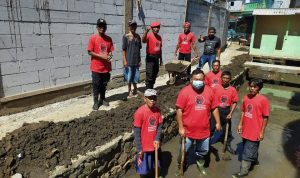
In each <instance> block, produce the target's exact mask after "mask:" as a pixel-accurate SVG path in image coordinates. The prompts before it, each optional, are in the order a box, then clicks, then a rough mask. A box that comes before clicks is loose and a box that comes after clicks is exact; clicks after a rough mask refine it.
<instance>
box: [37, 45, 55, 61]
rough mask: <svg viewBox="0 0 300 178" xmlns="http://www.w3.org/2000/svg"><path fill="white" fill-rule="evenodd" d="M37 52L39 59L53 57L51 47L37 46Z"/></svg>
mask: <svg viewBox="0 0 300 178" xmlns="http://www.w3.org/2000/svg"><path fill="white" fill-rule="evenodd" d="M36 54H37V58H38V59H41V58H49V57H53V54H52V51H51V50H50V47H37V48H36Z"/></svg>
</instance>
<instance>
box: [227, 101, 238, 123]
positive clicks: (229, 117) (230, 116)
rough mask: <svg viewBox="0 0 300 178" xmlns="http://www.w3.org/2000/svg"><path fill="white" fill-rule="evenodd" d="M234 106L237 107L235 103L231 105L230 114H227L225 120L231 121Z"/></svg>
mask: <svg viewBox="0 0 300 178" xmlns="http://www.w3.org/2000/svg"><path fill="white" fill-rule="evenodd" d="M236 106H237V103H233V104H232V105H231V109H230V112H229V114H228V115H227V117H226V118H227V119H232V114H233V112H234V110H235V108H236Z"/></svg>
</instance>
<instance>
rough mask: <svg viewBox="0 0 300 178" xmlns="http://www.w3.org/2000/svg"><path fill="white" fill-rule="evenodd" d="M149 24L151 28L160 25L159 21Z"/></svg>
mask: <svg viewBox="0 0 300 178" xmlns="http://www.w3.org/2000/svg"><path fill="white" fill-rule="evenodd" d="M150 26H151V27H152V28H153V27H158V26H160V22H152V23H151V25H150Z"/></svg>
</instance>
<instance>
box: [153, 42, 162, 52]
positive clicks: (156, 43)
mask: <svg viewBox="0 0 300 178" xmlns="http://www.w3.org/2000/svg"><path fill="white" fill-rule="evenodd" d="M160 44H161V43H160V42H159V41H157V42H155V48H154V51H160Z"/></svg>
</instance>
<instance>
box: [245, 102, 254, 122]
mask: <svg viewBox="0 0 300 178" xmlns="http://www.w3.org/2000/svg"><path fill="white" fill-rule="evenodd" d="M252 111H253V105H252V104H251V103H250V104H248V105H247V106H246V112H245V116H246V117H248V118H250V119H252V117H253V113H252Z"/></svg>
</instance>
